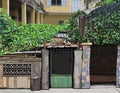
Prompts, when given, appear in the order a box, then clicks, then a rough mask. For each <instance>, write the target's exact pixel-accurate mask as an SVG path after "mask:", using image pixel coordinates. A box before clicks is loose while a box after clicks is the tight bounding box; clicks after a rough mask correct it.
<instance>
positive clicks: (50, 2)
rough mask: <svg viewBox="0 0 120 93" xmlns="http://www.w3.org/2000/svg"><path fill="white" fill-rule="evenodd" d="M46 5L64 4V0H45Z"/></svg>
mask: <svg viewBox="0 0 120 93" xmlns="http://www.w3.org/2000/svg"><path fill="white" fill-rule="evenodd" d="M46 5H47V6H51V5H54V6H66V0H46Z"/></svg>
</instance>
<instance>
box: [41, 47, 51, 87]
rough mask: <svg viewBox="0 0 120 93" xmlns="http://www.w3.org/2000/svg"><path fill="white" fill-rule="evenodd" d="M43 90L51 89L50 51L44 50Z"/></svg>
mask: <svg viewBox="0 0 120 93" xmlns="http://www.w3.org/2000/svg"><path fill="white" fill-rule="evenodd" d="M42 89H49V51H48V50H46V49H43V50H42Z"/></svg>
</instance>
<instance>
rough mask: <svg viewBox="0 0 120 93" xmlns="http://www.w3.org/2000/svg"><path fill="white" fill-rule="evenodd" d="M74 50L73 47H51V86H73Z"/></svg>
mask: <svg viewBox="0 0 120 93" xmlns="http://www.w3.org/2000/svg"><path fill="white" fill-rule="evenodd" d="M72 70H73V51H72V49H51V51H50V86H51V88H72Z"/></svg>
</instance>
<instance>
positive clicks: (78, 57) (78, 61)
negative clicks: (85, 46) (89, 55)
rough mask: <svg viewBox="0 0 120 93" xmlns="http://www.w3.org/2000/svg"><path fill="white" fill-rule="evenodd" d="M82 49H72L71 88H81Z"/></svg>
mask: <svg viewBox="0 0 120 93" xmlns="http://www.w3.org/2000/svg"><path fill="white" fill-rule="evenodd" d="M81 68H82V51H80V50H75V51H74V73H73V82H74V85H73V88H77V89H79V88H81V85H82V82H81V81H82V80H81V79H82V78H81V77H82V71H81Z"/></svg>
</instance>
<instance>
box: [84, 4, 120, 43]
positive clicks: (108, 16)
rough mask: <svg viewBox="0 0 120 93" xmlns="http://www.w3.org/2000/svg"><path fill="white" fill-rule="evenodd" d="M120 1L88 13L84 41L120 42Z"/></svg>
mask: <svg viewBox="0 0 120 93" xmlns="http://www.w3.org/2000/svg"><path fill="white" fill-rule="evenodd" d="M119 6H120V2H119V3H116V4H110V5H107V6H104V7H101V8H98V9H96V10H95V11H93V12H92V13H90V15H88V18H89V22H88V24H87V26H86V28H85V33H84V35H83V38H82V41H83V42H92V43H93V44H95V45H108V44H114V45H117V44H120V7H119Z"/></svg>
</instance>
